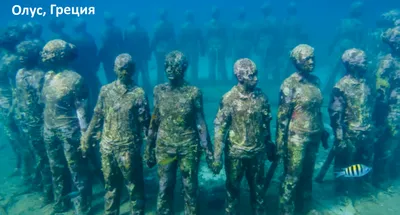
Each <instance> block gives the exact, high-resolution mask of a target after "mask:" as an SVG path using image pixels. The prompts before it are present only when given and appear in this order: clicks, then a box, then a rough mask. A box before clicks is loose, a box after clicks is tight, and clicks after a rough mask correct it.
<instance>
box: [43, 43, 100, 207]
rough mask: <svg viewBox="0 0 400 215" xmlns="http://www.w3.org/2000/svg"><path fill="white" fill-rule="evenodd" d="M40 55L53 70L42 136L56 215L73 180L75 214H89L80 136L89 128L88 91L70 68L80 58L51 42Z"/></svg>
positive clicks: (48, 79) (70, 46)
mask: <svg viewBox="0 0 400 215" xmlns="http://www.w3.org/2000/svg"><path fill="white" fill-rule="evenodd" d="M41 56H42V62H43V63H44V64H46V65H47V66H48V68H49V69H50V71H48V72H47V73H46V75H45V80H44V85H43V90H42V97H43V102H44V105H45V108H44V132H43V136H44V143H45V146H46V150H47V156H48V158H49V162H50V170H51V173H52V179H53V189H54V200H55V203H54V205H53V210H54V213H63V212H65V211H67V210H68V205H67V203H68V201H69V198H65V196H67V194H68V193H69V192H70V190H69V189H70V187H69V186H68V185H69V183H70V180H72V182H73V186H74V187H75V189H76V190H77V192H79V194H78V195H77V196H76V197H74V198H72V199H71V200H72V202H73V203H74V207H75V213H76V214H79V215H80V214H88V213H89V211H90V209H91V194H92V187H91V185H90V184H89V179H88V177H89V172H88V164H87V160H86V159H83V158H82V155H81V152H80V151H79V149H78V148H79V146H80V139H81V134H83V133H84V132H85V131H86V129H87V120H86V103H87V97H88V90H87V89H86V87H85V85H84V80H83V78H82V76H81V75H79V74H78V73H76V72H75V71H73V70H72V69H70V63H71V62H72V61H73V60H74V59H75V58H76V57H77V53H76V47H75V46H74V45H73V44H71V43H67V42H65V41H63V40H51V41H49V42H47V43H46V45H45V46H44V47H43V50H42V52H41ZM66 168H68V170H69V171H67V172H69V174H66ZM69 175H70V176H71V178H69V177H68V176H69Z"/></svg>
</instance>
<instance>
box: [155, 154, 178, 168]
mask: <svg viewBox="0 0 400 215" xmlns="http://www.w3.org/2000/svg"><path fill="white" fill-rule="evenodd" d="M176 159H178V157H177V156H175V157H172V158H166V159H164V160H162V161H160V162H159V163H158V164H161V165H163V166H164V165H167V164H170V163H172V162H174V161H175V160H176Z"/></svg>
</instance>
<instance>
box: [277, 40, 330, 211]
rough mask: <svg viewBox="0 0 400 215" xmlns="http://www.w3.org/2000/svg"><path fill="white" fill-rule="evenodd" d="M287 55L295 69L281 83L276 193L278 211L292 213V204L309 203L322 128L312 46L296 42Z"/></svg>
mask: <svg viewBox="0 0 400 215" xmlns="http://www.w3.org/2000/svg"><path fill="white" fill-rule="evenodd" d="M290 59H291V61H292V62H293V64H294V66H295V67H296V70H297V71H296V72H295V73H293V74H292V75H291V76H289V77H288V78H286V79H285V80H284V82H283V83H282V85H281V88H280V98H279V108H278V118H277V129H276V145H277V153H278V157H279V158H280V159H283V164H284V173H283V182H282V186H281V190H280V197H279V198H280V200H279V203H280V213H279V214H282V215H286V214H288V215H289V214H294V211H295V206H296V209H298V210H299V211H301V210H303V208H304V207H303V205H304V203H310V202H309V201H310V200H311V196H312V176H313V172H314V165H315V159H316V156H317V152H318V148H319V144H320V142H321V140H322V137H323V132H324V125H323V121H322V113H321V106H322V102H323V97H322V94H321V90H320V88H319V87H320V80H319V78H318V77H316V76H315V75H313V74H311V72H312V71H313V70H314V48H313V47H311V46H309V45H306V44H300V45H298V46H296V47H295V48H294V49H293V50H292V52H291V53H290ZM324 147H325V148H327V147H328V146H327V145H324ZM295 194H296V195H295Z"/></svg>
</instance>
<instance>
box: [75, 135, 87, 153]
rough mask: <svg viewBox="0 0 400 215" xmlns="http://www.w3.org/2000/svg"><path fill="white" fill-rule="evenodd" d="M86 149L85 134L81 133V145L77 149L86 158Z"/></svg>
mask: <svg viewBox="0 0 400 215" xmlns="http://www.w3.org/2000/svg"><path fill="white" fill-rule="evenodd" d="M88 149H89V141H88V138H87V137H86V135H84V134H83V135H82V136H81V145H80V146H79V148H78V150H80V151H81V153H82V157H83V158H86V156H87V151H88Z"/></svg>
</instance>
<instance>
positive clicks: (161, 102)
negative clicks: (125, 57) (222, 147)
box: [144, 51, 213, 215]
mask: <svg viewBox="0 0 400 215" xmlns="http://www.w3.org/2000/svg"><path fill="white" fill-rule="evenodd" d="M187 68H188V60H187V58H186V56H185V55H183V53H182V52H179V51H172V52H170V53H168V55H167V56H166V58H165V74H166V76H167V78H168V80H169V83H166V84H161V85H157V86H156V87H155V88H154V110H153V114H152V117H151V122H150V128H149V133H148V138H147V145H146V149H145V155H144V159H145V162H146V163H147V166H148V167H150V168H151V167H153V166H154V165H156V164H157V165H158V169H157V171H158V177H159V193H158V199H157V214H174V210H173V205H174V204H173V199H174V188H175V184H176V172H177V170H178V168H179V170H180V173H181V176H182V181H183V193H184V201H185V203H184V205H185V214H188V215H189V214H193V215H194V214H198V207H197V204H198V203H197V194H198V171H199V162H200V157H201V154H202V152H205V154H206V159H207V163H208V165H209V166H211V164H212V159H213V158H212V157H213V152H212V145H211V141H210V136H209V133H208V128H207V125H206V122H205V119H204V111H203V95H202V93H201V91H200V89H198V88H197V87H195V86H191V85H189V84H188V83H187V82H186V81H185V80H184V75H185V72H186V70H187Z"/></svg>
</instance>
